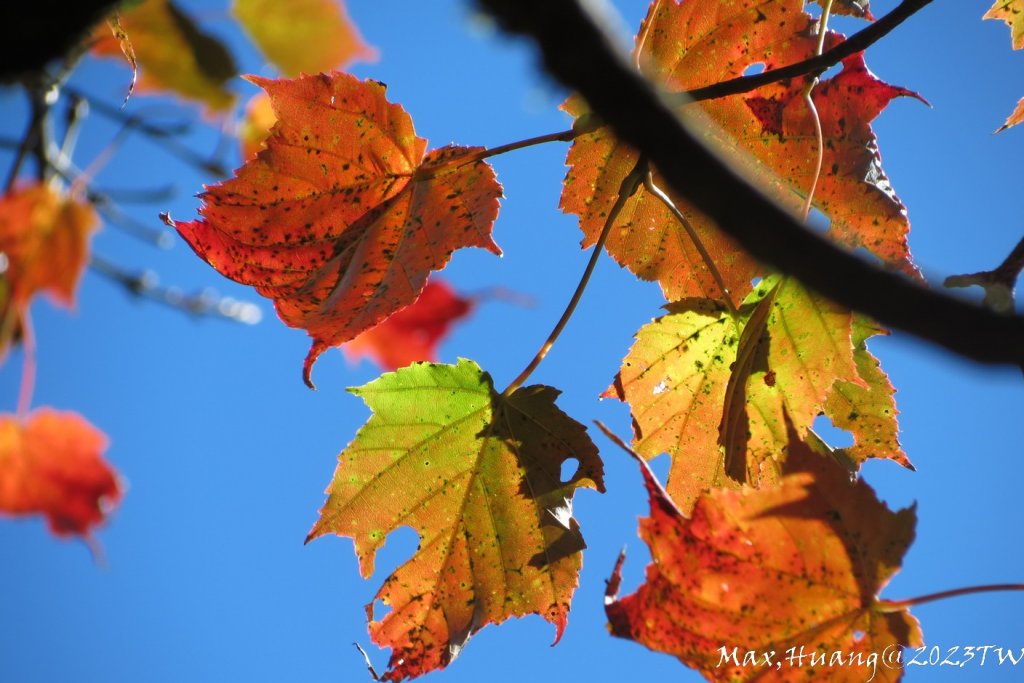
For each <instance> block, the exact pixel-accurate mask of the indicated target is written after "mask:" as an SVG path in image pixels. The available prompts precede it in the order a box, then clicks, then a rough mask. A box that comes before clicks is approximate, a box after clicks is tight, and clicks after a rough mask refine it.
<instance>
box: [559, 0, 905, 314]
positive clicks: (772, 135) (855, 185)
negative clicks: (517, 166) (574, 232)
mask: <svg viewBox="0 0 1024 683" xmlns="http://www.w3.org/2000/svg"><path fill="white" fill-rule="evenodd" d="M802 9H803V2H802V0H768V1H762V0H739V1H736V2H717V1H714V0H706V1H698V0H682V1H681V2H677V1H676V0H663V1H662V2H658V3H654V4H653V5H652V9H651V13H650V14H649V15H648V17H647V19H646V20H645V21H644V24H643V26H642V27H641V29H640V33H639V35H638V39H637V40H638V43H639V44H638V51H639V54H638V55H637V61H638V63H639V64H640V66H641V68H642V69H643V70H644V71H646V72H647V73H648V75H649V76H650V77H651V78H652V79H653V80H654V81H655V82H656V83H658V84H659V85H662V86H663V87H665V88H666V89H667V90H670V91H680V90H688V89H693V88H698V87H701V86H706V85H711V84H714V83H717V82H719V81H723V80H727V79H729V78H734V77H738V76H742V75H743V74H744V72H745V71H746V70H747V69H748V68H750V67H753V66H756V65H762V66H763V67H764V68H765V69H772V68H775V67H779V66H784V65H787V64H791V63H794V62H798V61H800V60H802V59H805V58H807V57H810V56H812V55H813V54H814V53H815V50H816V43H817V41H816V36H815V35H814V27H815V21H814V20H813V19H812V18H811V17H810V16H809V15H807V14H806V13H804V12H803V11H802ZM840 38H841V37H840V36H839V35H838V34H830V36H829V39H828V40H827V41H826V47H828V46H831V45H834V44H835V43H836V42H838V41H839V40H840ZM805 83H806V81H805V79H803V78H796V79H789V80H786V81H783V82H781V83H775V84H772V85H767V86H764V87H762V88H759V89H757V90H755V91H753V92H751V93H746V94H742V95H734V96H730V97H724V98H719V99H715V100H710V101H706V102H702V103H700V104H699V105H695V106H696V107H698V108H699V111H701V112H702V113H703V115H704V117H705V118H706V119H707V120H708V121H710V123H711V125H710V126H705V128H704V135H705V137H706V138H707V140H708V141H709V142H710V143H712V144H715V145H716V146H718V147H719V148H721V149H722V150H723V152H724V153H726V154H727V155H728V156H729V157H730V158H733V159H734V160H735V161H736V163H738V164H739V165H740V166H741V167H742V168H744V169H745V170H746V171H747V172H748V173H749V174H750V175H751V176H752V177H754V178H755V180H756V181H757V182H760V183H762V185H764V186H765V189H766V190H767V191H769V192H770V193H771V194H773V195H774V196H776V197H777V198H778V199H779V201H781V202H783V203H784V204H787V205H789V206H791V207H793V208H794V209H795V208H798V207H799V206H801V204H802V203H803V201H804V198H805V197H806V195H807V193H808V191H809V188H810V183H811V178H812V176H813V173H814V169H815V168H816V167H817V147H818V145H817V141H816V136H815V134H814V125H813V120H812V118H811V114H810V113H809V111H808V108H807V105H806V103H805V102H804V100H803V96H802V95H803V88H804V85H805ZM900 96H913V93H911V92H910V91H908V90H906V89H904V88H896V87H893V86H889V85H886V84H885V83H882V82H881V81H879V80H878V79H876V78H875V77H874V76H873V75H872V74H871V73H870V72H869V71H868V70H867V68H866V67H865V66H864V62H863V57H862V56H861V55H860V54H857V55H854V56H852V57H850V58H848V59H847V60H846V61H845V62H844V63H843V70H842V71H841V72H840V73H839V74H837V75H836V76H834V77H832V78H830V79H827V80H826V81H824V82H823V83H822V84H821V85H820V86H819V87H818V88H816V89H815V91H814V101H815V104H816V107H817V110H818V113H819V115H820V118H821V123H822V127H823V134H824V163H823V167H822V168H823V173H822V179H821V181H820V183H819V185H818V189H817V192H816V193H815V197H814V206H815V207H816V208H818V209H820V210H821V212H822V213H824V214H825V215H826V216H827V217H828V218H830V219H831V229H830V231H829V234H830V235H831V236H832V237H833V238H834V239H836V240H837V241H839V242H841V243H843V244H845V245H847V246H849V247H852V248H856V247H863V248H865V249H867V250H868V251H870V252H872V253H874V254H875V255H876V256H878V257H879V258H880V259H882V260H883V261H884V262H885V263H886V264H888V265H890V266H892V267H894V268H898V269H900V270H903V271H905V272H907V273H908V274H912V275H913V274H916V269H915V268H914V267H913V265H912V264H911V262H910V253H909V250H908V247H907V240H906V237H907V232H908V230H909V223H908V221H907V216H906V211H905V209H904V207H903V204H902V203H901V202H900V201H899V199H898V198H897V197H896V195H895V193H894V192H893V189H892V186H891V185H890V183H889V180H888V178H887V177H886V176H885V174H884V172H883V171H882V168H881V159H880V156H879V153H878V147H877V143H876V140H875V136H874V133H873V132H872V131H871V127H870V122H871V120H872V119H874V118H875V117H876V116H877V115H878V114H879V112H881V111H882V109H884V108H885V106H886V105H887V104H888V103H889V102H890V101H891V100H892V99H893V98H895V97H900ZM567 108H568V110H569V111H570V113H572V114H573V115H575V116H581V115H583V114H584V113H586V108H585V106H584V105H583V104H582V103H581V102H579V101H578V100H575V99H573V100H570V102H569V103H568V105H567ZM690 111H691V113H692V112H693V111H694V110H692V109H691V110H690ZM635 161H636V153H635V152H634V151H632V150H631V149H630V148H628V147H627V146H625V145H622V144H621V143H619V142H618V141H617V140H616V138H615V137H614V136H613V135H612V134H611V133H610V132H609V131H608V130H607V129H604V128H601V129H598V130H596V131H594V132H592V133H588V134H585V135H583V136H581V137H579V138H577V139H576V141H575V142H574V143H573V146H572V148H571V150H570V152H569V157H568V160H567V163H568V165H569V166H570V170H569V172H568V175H567V176H566V181H565V190H564V192H563V194H562V203H561V206H562V209H563V210H564V211H566V212H570V213H575V214H576V215H578V216H579V217H580V227H581V229H582V230H583V232H584V235H585V237H584V245H588V244H592V243H593V242H594V241H596V239H597V235H598V234H599V233H600V231H601V228H602V227H603V225H604V222H605V216H607V213H608V211H609V209H610V207H611V205H612V204H613V203H614V201H615V196H616V190H617V188H618V186H619V184H620V183H621V181H622V179H623V178H624V177H625V176H626V174H628V173H629V172H630V170H631V169H632V168H633V165H634V163H635ZM655 171H656V169H655ZM655 179H656V181H657V182H659V184H661V183H660V179H659V178H658V176H657V173H655ZM673 200H674V202H675V204H676V205H677V206H678V207H679V208H680V209H681V210H682V211H683V213H684V214H685V215H686V216H688V218H689V220H690V222H691V223H692V224H693V228H694V231H695V232H696V233H697V235H698V236H699V238H700V240H701V242H702V243H703V245H704V247H705V248H706V250H707V251H708V252H709V254H710V256H711V260H712V261H713V262H714V265H715V267H716V268H717V270H718V271H719V272H720V273H721V275H722V279H723V280H724V281H725V284H726V286H727V287H728V288H729V289H730V290H731V292H732V295H733V297H732V298H733V300H734V301H735V300H739V299H742V297H743V296H744V295H745V294H746V293H747V292H748V291H749V290H750V284H749V282H750V280H751V278H752V277H754V276H755V275H757V274H758V271H757V269H756V268H755V267H754V265H753V264H751V263H750V261H749V259H747V258H746V257H745V255H743V254H742V253H740V252H739V251H738V249H737V248H736V246H735V245H734V244H733V242H732V241H731V240H729V239H727V238H726V237H725V236H724V235H722V234H721V233H720V232H719V231H718V229H717V228H716V227H715V226H714V225H713V224H711V222H710V221H709V220H708V219H707V218H706V217H704V216H703V215H701V214H700V213H699V212H697V211H696V210H695V209H694V208H693V207H691V206H690V205H689V204H688V203H687V202H685V201H684V200H683V199H682V198H681V197H678V196H673ZM607 248H608V252H609V253H610V254H611V255H612V256H613V257H614V258H615V259H616V260H617V261H618V262H619V263H620V264H622V265H623V266H625V267H627V268H629V269H630V270H631V271H632V272H634V273H636V274H637V275H638V276H639V277H641V278H643V279H647V280H656V281H658V282H659V283H660V284H661V287H662V290H663V291H664V293H665V296H666V297H667V298H668V299H670V300H676V299H683V298H688V297H707V298H715V299H719V300H721V299H722V298H723V296H722V292H721V291H720V287H718V286H717V284H716V283H715V281H714V279H713V278H712V277H711V276H710V272H709V264H707V263H705V262H704V259H703V258H702V257H701V256H700V255H699V253H698V250H697V249H696V248H695V245H694V243H693V241H692V240H691V239H690V237H689V236H688V235H687V233H686V232H684V231H683V229H682V226H681V225H680V224H679V222H678V221H677V220H675V219H674V218H673V217H672V216H671V214H669V213H668V212H667V211H666V209H665V208H664V207H663V206H661V203H660V202H659V201H658V199H657V198H656V197H654V196H652V195H651V194H650V193H649V192H647V191H646V190H643V189H641V190H640V191H638V192H637V193H636V194H635V195H633V197H631V198H630V199H629V200H628V201H627V202H626V204H625V206H624V208H623V210H622V212H621V214H620V217H619V219H618V220H617V221H616V223H615V227H614V229H613V231H612V233H611V235H610V237H609V239H608V243H607Z"/></svg>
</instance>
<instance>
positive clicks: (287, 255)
mask: <svg viewBox="0 0 1024 683" xmlns="http://www.w3.org/2000/svg"><path fill="white" fill-rule="evenodd" d="M250 80H252V81H253V82H254V83H256V84H257V85H259V86H261V87H262V88H263V89H264V90H266V91H267V93H268V94H269V96H270V99H271V102H272V104H273V107H274V112H275V115H276V117H277V123H275V124H274V127H273V129H272V130H271V135H270V137H269V138H268V139H267V142H266V145H267V148H266V149H265V150H264V151H262V152H260V153H259V154H258V156H257V157H256V158H255V159H252V160H250V161H248V162H247V163H246V164H245V165H244V166H243V167H242V168H240V169H238V171H237V172H236V177H235V178H232V179H230V180H227V181H226V182H224V183H221V184H219V185H215V186H213V187H210V188H207V190H206V192H205V193H203V195H202V198H203V201H204V204H205V205H204V206H203V207H202V208H201V209H200V213H201V214H202V216H203V218H202V219H201V220H198V221H193V222H190V223H182V222H175V221H171V223H172V224H173V225H174V227H176V228H177V230H178V232H179V233H180V234H181V235H182V237H184V238H185V240H186V241H187V242H188V243H189V244H190V245H191V246H192V248H193V249H194V250H195V252H196V253H197V254H198V255H199V256H200V257H202V258H203V259H205V260H206V261H207V263H209V264H210V265H212V266H213V267H214V268H216V269H217V270H218V271H220V272H221V273H222V274H223V275H225V276H227V277H229V278H231V279H233V280H235V281H237V282H241V283H243V284H249V285H253V286H254V287H255V288H256V290H257V291H258V292H259V293H260V294H262V295H263V296H266V297H269V298H271V299H273V300H274V304H275V306H276V308H277V312H278V315H279V316H280V317H281V319H282V320H283V321H284V322H285V323H286V324H287V325H289V326H291V327H298V328H302V329H305V330H306V331H307V332H309V334H310V336H311V337H312V338H313V345H312V348H311V349H310V352H309V354H308V355H307V357H306V362H305V364H304V368H303V378H304V380H305V381H306V383H307V384H309V385H310V386H312V382H311V380H310V373H311V371H312V367H313V363H314V362H315V361H316V359H317V357H318V356H319V355H320V354H321V353H322V352H323V351H324V350H326V349H328V348H330V347H331V346H335V345H338V344H341V343H343V342H346V341H349V340H351V339H354V338H355V337H356V336H358V335H359V334H360V333H362V332H364V331H366V330H368V329H370V328H371V327H373V326H374V325H376V324H377V323H379V322H380V321H381V320H383V319H385V318H386V317H388V316H389V315H391V314H392V313H394V312H395V311H397V310H398V309H400V308H402V307H404V306H407V305H409V304H411V303H412V302H413V301H415V300H416V297H417V296H419V293H420V292H421V291H422V290H423V287H424V285H425V284H426V280H427V276H428V275H429V273H430V271H431V270H438V269H440V268H442V267H444V265H445V264H446V263H447V262H448V260H449V258H450V257H451V254H452V252H453V251H454V250H455V249H458V248H460V247H467V246H478V247H483V248H485V249H487V250H489V251H491V252H492V253H494V254H500V253H501V250H500V249H499V248H498V246H497V245H496V244H495V243H494V241H493V240H492V239H491V227H492V225H493V223H494V220H495V218H497V215H498V199H499V197H500V196H501V186H500V185H499V184H498V182H497V180H496V179H495V177H494V172H493V170H492V169H491V167H490V165H489V164H487V163H486V162H484V161H480V160H477V159H476V157H475V156H474V155H475V154H477V153H478V152H479V151H480V150H479V148H469V147H454V146H449V147H445V148H442V149H438V150H434V151H432V152H429V153H425V150H426V140H424V139H423V138H420V137H417V136H416V133H415V131H414V130H413V126H412V120H411V119H410V118H409V115H408V114H406V113H405V111H404V110H403V109H402V108H401V107H400V106H398V105H396V104H391V103H389V102H388V101H387V100H386V99H385V97H384V85H382V84H380V83H377V82H375V81H360V80H358V79H356V78H355V77H353V76H349V75H347V74H341V73H334V74H331V75H326V74H321V75H319V76H303V77H300V78H296V79H292V80H289V79H282V80H269V79H264V78H258V77H250ZM166 220H168V221H169V220H170V219H166Z"/></svg>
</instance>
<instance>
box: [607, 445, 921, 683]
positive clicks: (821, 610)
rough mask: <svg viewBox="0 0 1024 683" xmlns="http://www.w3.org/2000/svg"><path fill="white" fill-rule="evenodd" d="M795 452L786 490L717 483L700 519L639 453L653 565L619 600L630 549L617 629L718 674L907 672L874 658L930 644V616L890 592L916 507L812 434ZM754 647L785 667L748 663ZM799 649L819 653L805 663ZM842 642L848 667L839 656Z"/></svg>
mask: <svg viewBox="0 0 1024 683" xmlns="http://www.w3.org/2000/svg"><path fill="white" fill-rule="evenodd" d="M792 451H793V453H792V454H791V456H790V460H789V461H788V463H787V467H788V470H789V472H788V473H787V474H786V476H785V477H784V478H783V479H782V480H781V482H780V484H779V485H778V486H777V487H773V488H768V489H761V490H756V491H755V490H750V489H747V490H743V491H728V490H715V491H711V492H709V493H706V494H704V495H702V496H701V497H700V498H699V499H698V501H697V503H696V505H695V506H694V508H693V512H692V514H691V515H690V516H689V517H686V516H684V515H683V514H682V513H681V512H680V511H679V509H678V508H677V507H676V506H675V504H674V503H673V502H672V499H671V498H670V497H669V495H668V494H667V493H666V492H665V490H664V489H663V488H662V487H661V485H660V484H659V483H658V482H657V480H656V479H655V478H654V475H653V474H652V473H651V471H650V469H649V468H648V467H647V465H646V464H645V463H644V462H643V460H642V459H641V458H639V457H637V460H638V461H639V462H640V467H641V470H642V472H643V476H644V482H645V484H646V487H647V491H648V495H649V496H650V504H651V513H650V516H649V517H647V518H646V519H642V520H641V521H640V536H641V538H642V539H643V540H644V541H645V542H646V543H647V545H648V546H650V550H651V556H652V560H653V561H652V563H651V564H650V565H648V567H647V576H646V580H645V582H644V584H643V585H642V586H640V588H639V589H638V590H637V592H636V593H634V594H632V595H629V596H626V597H624V598H622V599H618V598H617V597H616V595H615V593H616V592H617V590H618V586H619V583H620V581H621V578H620V570H621V567H622V561H623V557H621V556H620V558H619V562H618V563H617V565H616V567H615V571H614V573H613V575H612V578H611V580H610V581H609V591H608V596H607V597H606V600H605V610H606V613H607V615H608V621H609V622H610V626H611V632H612V634H613V635H616V636H619V637H621V638H628V639H631V640H635V641H637V642H638V643H641V644H643V645H645V646H647V647H649V648H651V649H653V650H657V651H659V652H665V653H668V654H671V655H673V656H675V657H677V658H678V659H679V660H680V661H682V662H683V663H684V664H686V665H687V666H690V667H692V668H694V669H696V670H698V671H699V672H700V673H701V674H703V675H704V676H705V677H706V678H708V679H709V680H716V681H753V680H767V679H768V678H770V679H771V680H773V681H806V680H810V679H812V678H814V679H817V678H820V677H821V676H822V675H824V676H825V678H827V680H830V681H844V682H846V681H848V682H851V683H852V682H854V681H856V682H857V683H860V682H862V681H865V680H880V681H895V680H898V679H899V678H900V677H901V675H902V670H901V669H897V670H893V669H889V668H887V666H886V665H881V666H878V665H876V666H872V665H871V664H870V661H869V657H870V656H871V655H872V654H874V655H876V656H877V657H879V658H880V657H881V656H882V653H883V652H885V651H886V650H887V649H888V650H891V649H892V648H893V647H897V648H898V647H900V646H917V645H920V644H921V640H922V636H921V630H920V625H919V624H918V622H917V619H915V618H914V617H913V616H912V615H911V614H910V613H909V612H908V611H907V610H906V609H903V610H899V611H892V610H891V609H887V608H885V607H883V606H882V604H881V603H880V601H879V598H878V594H879V592H880V591H881V589H882V588H883V587H884V586H885V585H886V583H888V581H889V579H890V578H891V577H892V576H893V575H894V574H895V573H896V571H897V570H898V568H899V566H900V564H901V562H902V558H903V555H904V553H905V552H906V550H907V548H908V547H909V545H910V543H911V541H912V540H913V536H914V526H915V523H916V515H915V512H914V509H913V508H912V507H911V508H907V509H904V510H900V511H899V512H892V511H890V510H889V509H888V508H887V507H886V506H885V504H884V503H882V502H880V501H879V500H878V498H877V497H876V496H875V493H874V491H872V490H871V488H870V487H869V486H868V485H867V484H866V483H864V482H863V481H857V482H856V483H851V481H850V477H849V474H848V472H847V471H846V470H845V469H844V468H842V467H841V466H839V465H837V464H836V463H834V462H833V461H831V460H828V459H826V458H823V457H821V456H819V455H817V454H815V453H812V452H810V451H809V450H808V449H807V448H806V447H805V446H803V445H802V444H795V446H794V448H793V449H792ZM733 648H736V650H733ZM734 652H735V653H736V654H733V653H734ZM747 652H754V653H759V655H760V653H766V652H774V653H775V655H774V661H775V662H779V663H780V664H779V666H777V667H776V666H775V665H774V664H773V665H772V666H771V667H766V666H765V665H764V664H763V661H764V660H763V659H762V658H761V657H760V656H759V657H758V661H757V663H750V662H748V663H747V665H744V661H743V660H744V655H745V653H747ZM789 652H792V653H794V654H796V655H799V654H804V655H806V656H805V657H804V658H803V659H799V660H795V661H797V662H799V665H793V664H790V663H788V662H787V661H786V660H785V659H784V658H785V657H786V653H789ZM834 652H841V653H843V656H844V664H845V665H843V666H839V665H836V664H835V663H834V662H833V663H832V664H831V665H830V664H829V659H828V658H829V657H830V656H831V655H832V653H834ZM811 653H816V654H817V655H818V656H819V657H821V656H824V657H825V659H824V660H823V661H818V662H817V663H815V662H813V661H811V660H810V658H809V655H810V654H811ZM858 657H859V659H858ZM851 660H852V661H851ZM858 662H859V663H858ZM769 671H770V673H769Z"/></svg>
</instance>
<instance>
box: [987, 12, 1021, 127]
mask: <svg viewBox="0 0 1024 683" xmlns="http://www.w3.org/2000/svg"><path fill="white" fill-rule="evenodd" d="M982 18H983V19H1001V20H1002V21H1005V22H1006V24H1007V25H1008V26H1009V27H1010V34H1011V36H1012V40H1013V49H1014V50H1021V49H1024V0H996V3H995V4H994V5H992V7H990V8H989V10H988V12H986V13H985V16H984V17H982ZM1021 121H1024V98H1021V100H1020V101H1019V102H1017V106H1016V108H1014V110H1013V113H1012V114H1010V116H1009V118H1007V119H1006V122H1005V123H1003V125H1002V126H1001V127H1000V128H999V130H997V131H996V132H997V133H1000V132H1002V131H1004V130H1006V129H1007V128H1009V127H1011V126H1016V125H1017V124H1018V123H1020V122H1021Z"/></svg>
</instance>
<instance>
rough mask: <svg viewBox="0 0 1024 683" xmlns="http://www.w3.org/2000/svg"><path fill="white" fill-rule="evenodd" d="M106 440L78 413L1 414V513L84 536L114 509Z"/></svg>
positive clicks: (117, 492) (116, 488) (115, 488)
mask: <svg viewBox="0 0 1024 683" xmlns="http://www.w3.org/2000/svg"><path fill="white" fill-rule="evenodd" d="M106 445H107V440H106V437H105V436H104V435H103V433H102V432H100V431H99V430H98V429H96V428H95V427H93V426H92V425H91V424H89V423H88V422H87V421H86V420H85V419H83V418H82V417H81V416H80V415H78V414H77V413H70V412H58V411H55V410H51V409H49V408H41V409H39V410H36V411H35V412H33V413H32V414H31V415H29V416H28V417H27V418H26V419H25V420H24V421H22V420H21V419H19V418H16V417H14V416H13V415H0V513H3V514H11V515H30V514H44V515H46V521H47V523H48V525H49V527H50V530H51V531H53V533H54V534H56V535H58V536H64V535H68V534H79V535H82V536H88V535H89V533H90V530H91V529H92V528H93V527H94V526H96V525H97V524H99V523H101V522H102V521H103V520H104V518H105V517H106V515H107V514H108V513H109V512H110V510H111V509H113V507H114V506H116V505H117V503H118V501H119V500H120V498H121V489H120V485H119V484H118V481H117V476H116V474H115V473H114V471H113V470H112V469H111V468H110V465H108V464H107V462H106V461H104V460H103V457H102V453H103V450H104V449H105V448H106Z"/></svg>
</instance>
